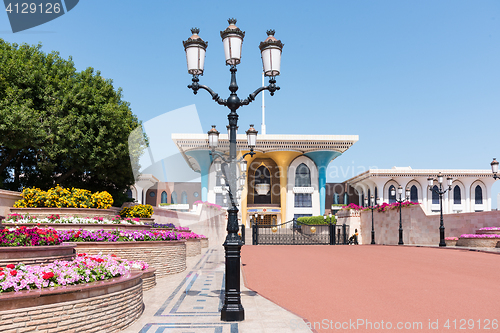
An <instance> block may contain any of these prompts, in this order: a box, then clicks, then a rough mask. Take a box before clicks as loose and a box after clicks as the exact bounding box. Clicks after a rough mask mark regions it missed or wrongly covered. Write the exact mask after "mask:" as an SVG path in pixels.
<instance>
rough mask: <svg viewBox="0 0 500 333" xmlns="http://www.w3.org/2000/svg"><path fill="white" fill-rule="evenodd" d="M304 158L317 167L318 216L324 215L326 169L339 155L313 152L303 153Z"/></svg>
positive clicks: (329, 152) (327, 152)
mask: <svg viewBox="0 0 500 333" xmlns="http://www.w3.org/2000/svg"><path fill="white" fill-rule="evenodd" d="M304 155H305V156H307V157H309V158H310V159H311V160H313V161H314V163H315V164H316V166H317V167H318V184H319V204H320V214H321V215H323V214H325V201H326V189H325V187H326V169H327V168H328V164H330V161H331V160H333V159H334V158H336V157H337V156H340V155H341V153H339V152H336V151H313V152H310V153H305V154H304Z"/></svg>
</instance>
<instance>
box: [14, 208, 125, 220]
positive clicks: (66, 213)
mask: <svg viewBox="0 0 500 333" xmlns="http://www.w3.org/2000/svg"><path fill="white" fill-rule="evenodd" d="M10 213H11V214H21V215H30V216H36V217H39V218H45V217H48V216H50V215H59V216H60V217H70V216H74V217H84V218H85V217H90V218H93V217H104V218H107V219H110V220H111V219H112V218H113V217H115V216H116V215H117V214H118V213H119V208H110V209H97V208H56V207H54V208H45V207H38V208H10Z"/></svg>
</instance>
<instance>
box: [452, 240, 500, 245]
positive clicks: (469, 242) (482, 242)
mask: <svg viewBox="0 0 500 333" xmlns="http://www.w3.org/2000/svg"><path fill="white" fill-rule="evenodd" d="M499 241H500V238H459V239H458V242H457V246H467V247H495V246H497V243H498V242H499Z"/></svg>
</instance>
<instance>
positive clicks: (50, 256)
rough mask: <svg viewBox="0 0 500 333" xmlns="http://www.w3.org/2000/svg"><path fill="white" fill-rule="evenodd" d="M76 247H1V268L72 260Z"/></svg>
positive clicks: (70, 244)
mask: <svg viewBox="0 0 500 333" xmlns="http://www.w3.org/2000/svg"><path fill="white" fill-rule="evenodd" d="M75 248H76V245H75V244H73V243H67V244H66V243H63V244H61V245H51V246H12V247H10V246H9V247H0V266H5V265H7V264H17V263H24V264H26V265H32V264H48V263H51V262H54V260H72V259H73V258H74V257H75Z"/></svg>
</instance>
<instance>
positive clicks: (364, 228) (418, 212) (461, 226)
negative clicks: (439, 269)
mask: <svg viewBox="0 0 500 333" xmlns="http://www.w3.org/2000/svg"><path fill="white" fill-rule="evenodd" d="M373 215H374V229H375V242H376V243H377V244H397V243H398V240H399V231H398V229H399V210H397V209H393V210H388V211H385V212H377V211H374V214H373ZM439 219H440V216H439V214H431V215H427V214H426V213H425V212H424V211H423V209H422V207H421V206H420V205H415V206H409V207H404V208H403V210H402V225H403V242H404V243H405V244H421V245H436V244H439ZM443 220H444V226H445V236H446V237H460V235H463V234H473V233H475V231H476V230H477V229H480V228H482V227H493V226H497V225H498V221H499V220H500V211H490V212H473V213H456V214H445V215H444V218H443ZM371 222H372V216H371V211H363V212H362V213H361V225H360V230H359V231H360V235H362V238H363V239H364V241H363V243H362V244H369V243H370V241H371ZM457 245H458V244H457Z"/></svg>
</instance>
